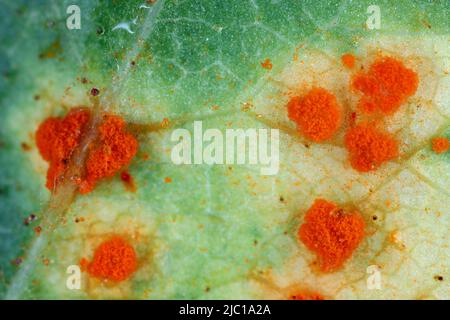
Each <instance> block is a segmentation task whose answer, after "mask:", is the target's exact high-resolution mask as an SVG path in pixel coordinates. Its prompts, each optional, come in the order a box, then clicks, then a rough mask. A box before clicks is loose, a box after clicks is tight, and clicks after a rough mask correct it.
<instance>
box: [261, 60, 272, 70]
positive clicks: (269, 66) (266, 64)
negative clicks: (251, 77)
mask: <svg viewBox="0 0 450 320" xmlns="http://www.w3.org/2000/svg"><path fill="white" fill-rule="evenodd" d="M261 67H263V68H264V69H267V70H272V67H273V65H272V62H270V59H269V58H267V59H266V60H265V61H263V62H261Z"/></svg>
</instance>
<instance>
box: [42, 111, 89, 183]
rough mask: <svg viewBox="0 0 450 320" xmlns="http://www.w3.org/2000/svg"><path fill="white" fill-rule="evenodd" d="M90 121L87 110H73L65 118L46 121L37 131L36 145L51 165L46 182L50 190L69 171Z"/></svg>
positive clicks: (52, 118) (53, 118)
mask: <svg viewBox="0 0 450 320" xmlns="http://www.w3.org/2000/svg"><path fill="white" fill-rule="evenodd" d="M89 119H90V112H89V111H88V110H87V109H72V110H70V111H69V113H68V114H67V115H66V116H65V117H64V118H61V117H59V118H56V117H51V118H48V119H46V120H45V121H44V122H43V123H41V125H40V126H39V128H38V130H37V131H36V145H37V147H38V149H39V152H40V154H41V156H42V158H44V160H46V161H48V163H49V168H48V170H47V182H46V187H47V188H48V189H50V190H53V189H54V188H55V187H56V185H57V181H58V178H59V177H60V176H62V174H63V173H64V171H65V170H66V169H67V166H68V163H69V159H70V157H71V156H72V153H73V151H74V150H75V148H76V147H77V146H78V144H79V143H80V141H81V137H82V133H83V132H84V130H85V128H86V125H87V123H88V121H89Z"/></svg>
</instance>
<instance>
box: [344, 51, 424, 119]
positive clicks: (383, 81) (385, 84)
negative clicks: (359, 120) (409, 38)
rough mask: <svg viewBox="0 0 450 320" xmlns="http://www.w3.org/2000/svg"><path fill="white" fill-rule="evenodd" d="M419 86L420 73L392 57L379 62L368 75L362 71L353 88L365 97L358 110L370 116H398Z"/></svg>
mask: <svg viewBox="0 0 450 320" xmlns="http://www.w3.org/2000/svg"><path fill="white" fill-rule="evenodd" d="M418 86H419V77H418V75H417V73H415V72H414V71H413V70H411V69H408V68H406V67H405V66H404V64H403V63H402V62H401V61H399V60H396V59H394V58H390V57H385V58H380V59H378V60H376V61H375V62H374V63H373V64H372V65H371V66H370V68H369V71H368V72H367V73H363V72H362V71H361V72H359V73H358V74H356V75H355V77H354V78H353V80H352V87H353V88H354V89H356V90H358V91H360V92H361V93H362V94H363V96H362V97H361V99H360V101H359V104H358V106H359V108H360V109H361V110H363V111H364V112H366V113H373V112H375V111H381V112H382V113H384V114H392V113H394V112H396V111H397V110H398V109H399V107H400V105H401V104H403V103H404V102H405V101H406V100H407V99H408V98H409V97H410V96H412V95H413V94H414V93H415V92H416V90H417V87H418Z"/></svg>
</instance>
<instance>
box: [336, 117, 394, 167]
mask: <svg viewBox="0 0 450 320" xmlns="http://www.w3.org/2000/svg"><path fill="white" fill-rule="evenodd" d="M344 142H345V147H346V148H347V150H348V152H349V156H350V163H351V165H352V167H353V168H354V169H355V170H357V171H360V172H367V171H371V170H376V169H377V168H378V167H380V166H381V165H382V164H383V163H385V162H387V161H389V160H392V159H394V158H396V157H397V156H398V141H397V140H396V139H395V138H394V137H393V136H391V135H390V134H388V133H386V132H383V131H381V130H380V129H378V128H377V127H376V126H375V125H374V124H372V123H361V124H358V125H356V126H354V127H351V128H349V130H348V131H347V132H346V134H345V141H344Z"/></svg>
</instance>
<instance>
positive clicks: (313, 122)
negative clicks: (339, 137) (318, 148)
mask: <svg viewBox="0 0 450 320" xmlns="http://www.w3.org/2000/svg"><path fill="white" fill-rule="evenodd" d="M287 109H288V117H289V119H291V120H292V121H294V122H295V123H296V124H297V128H298V130H299V131H300V133H301V134H303V135H304V136H306V137H307V138H309V139H311V140H312V141H315V142H322V141H324V140H327V139H330V138H331V137H332V136H333V135H334V134H335V133H336V131H337V130H338V128H339V126H340V124H341V118H342V115H341V109H340V107H339V105H338V103H337V100H336V97H335V96H334V95H333V94H332V93H331V92H329V91H327V90H325V89H323V88H313V89H311V90H310V91H309V92H308V93H306V94H305V95H304V96H302V97H299V96H296V97H292V98H291V100H290V101H289V103H288V105H287Z"/></svg>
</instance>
